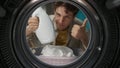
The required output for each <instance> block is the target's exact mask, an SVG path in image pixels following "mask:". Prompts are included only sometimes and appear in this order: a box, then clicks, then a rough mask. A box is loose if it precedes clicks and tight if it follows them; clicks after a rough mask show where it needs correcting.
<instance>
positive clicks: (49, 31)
mask: <svg viewBox="0 0 120 68" xmlns="http://www.w3.org/2000/svg"><path fill="white" fill-rule="evenodd" d="M32 16H37V17H38V18H39V26H38V29H37V30H36V31H35V34H36V36H37V37H38V39H39V41H40V42H41V43H42V44H49V43H51V42H53V41H54V40H55V32H54V27H53V23H52V21H51V19H50V18H49V16H48V14H47V13H46V11H45V10H44V9H43V8H41V7H39V8H37V9H36V10H35V11H34V12H33V14H32Z"/></svg>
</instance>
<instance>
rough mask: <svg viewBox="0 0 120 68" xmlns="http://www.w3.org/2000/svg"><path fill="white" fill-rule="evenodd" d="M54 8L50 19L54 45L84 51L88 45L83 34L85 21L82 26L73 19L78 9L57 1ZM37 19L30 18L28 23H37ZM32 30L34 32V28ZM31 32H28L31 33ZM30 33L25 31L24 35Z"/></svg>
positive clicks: (86, 38) (85, 34) (84, 33)
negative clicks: (53, 33)
mask: <svg viewBox="0 0 120 68" xmlns="http://www.w3.org/2000/svg"><path fill="white" fill-rule="evenodd" d="M54 8H55V10H54V16H52V17H51V19H52V21H53V22H54V27H55V31H56V40H55V42H54V43H55V45H64V46H68V47H70V48H81V49H82V50H86V48H87V45H88V36H87V33H86V32H85V26H86V22H87V19H85V20H84V22H83V23H82V24H81V23H80V21H78V20H77V19H75V15H76V13H77V12H78V8H77V7H75V6H73V5H71V4H69V3H64V2H61V1H59V2H56V3H55V7H54ZM39 12H40V11H39ZM37 13H38V12H37ZM37 17H38V16H35V17H32V18H30V19H29V21H30V22H39V20H38V18H37ZM36 19H37V20H36ZM32 30H33V31H34V30H36V28H33V29H32ZM32 30H31V31H30V32H33V31H32ZM30 32H29V31H28V30H26V34H29V33H30Z"/></svg>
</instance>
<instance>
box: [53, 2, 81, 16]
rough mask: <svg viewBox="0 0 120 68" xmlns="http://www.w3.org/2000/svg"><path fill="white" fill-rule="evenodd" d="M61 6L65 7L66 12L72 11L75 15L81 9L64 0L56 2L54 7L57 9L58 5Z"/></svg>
mask: <svg viewBox="0 0 120 68" xmlns="http://www.w3.org/2000/svg"><path fill="white" fill-rule="evenodd" d="M61 6H63V7H65V9H66V13H67V12H68V11H70V12H72V13H73V15H74V16H75V15H76V14H77V12H78V10H79V9H78V8H77V7H75V6H74V5H72V4H70V3H66V2H62V1H58V2H55V5H54V8H55V10H56V9H57V8H58V7H61Z"/></svg>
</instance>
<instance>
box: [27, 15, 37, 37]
mask: <svg viewBox="0 0 120 68" xmlns="http://www.w3.org/2000/svg"><path fill="white" fill-rule="evenodd" d="M38 26H39V19H38V17H30V18H29V20H28V25H27V28H26V36H28V35H30V34H31V33H32V32H34V31H35V30H36V29H37V28H38Z"/></svg>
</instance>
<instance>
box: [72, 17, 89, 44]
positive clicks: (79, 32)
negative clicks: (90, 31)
mask: <svg viewBox="0 0 120 68" xmlns="http://www.w3.org/2000/svg"><path fill="white" fill-rule="evenodd" d="M86 23H87V19H85V20H84V21H83V23H82V24H81V25H78V24H75V25H73V27H72V31H71V35H72V37H74V38H75V39H78V40H81V41H82V43H83V44H84V45H85V46H87V44H88V37H87V33H86V31H85V27H86Z"/></svg>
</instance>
